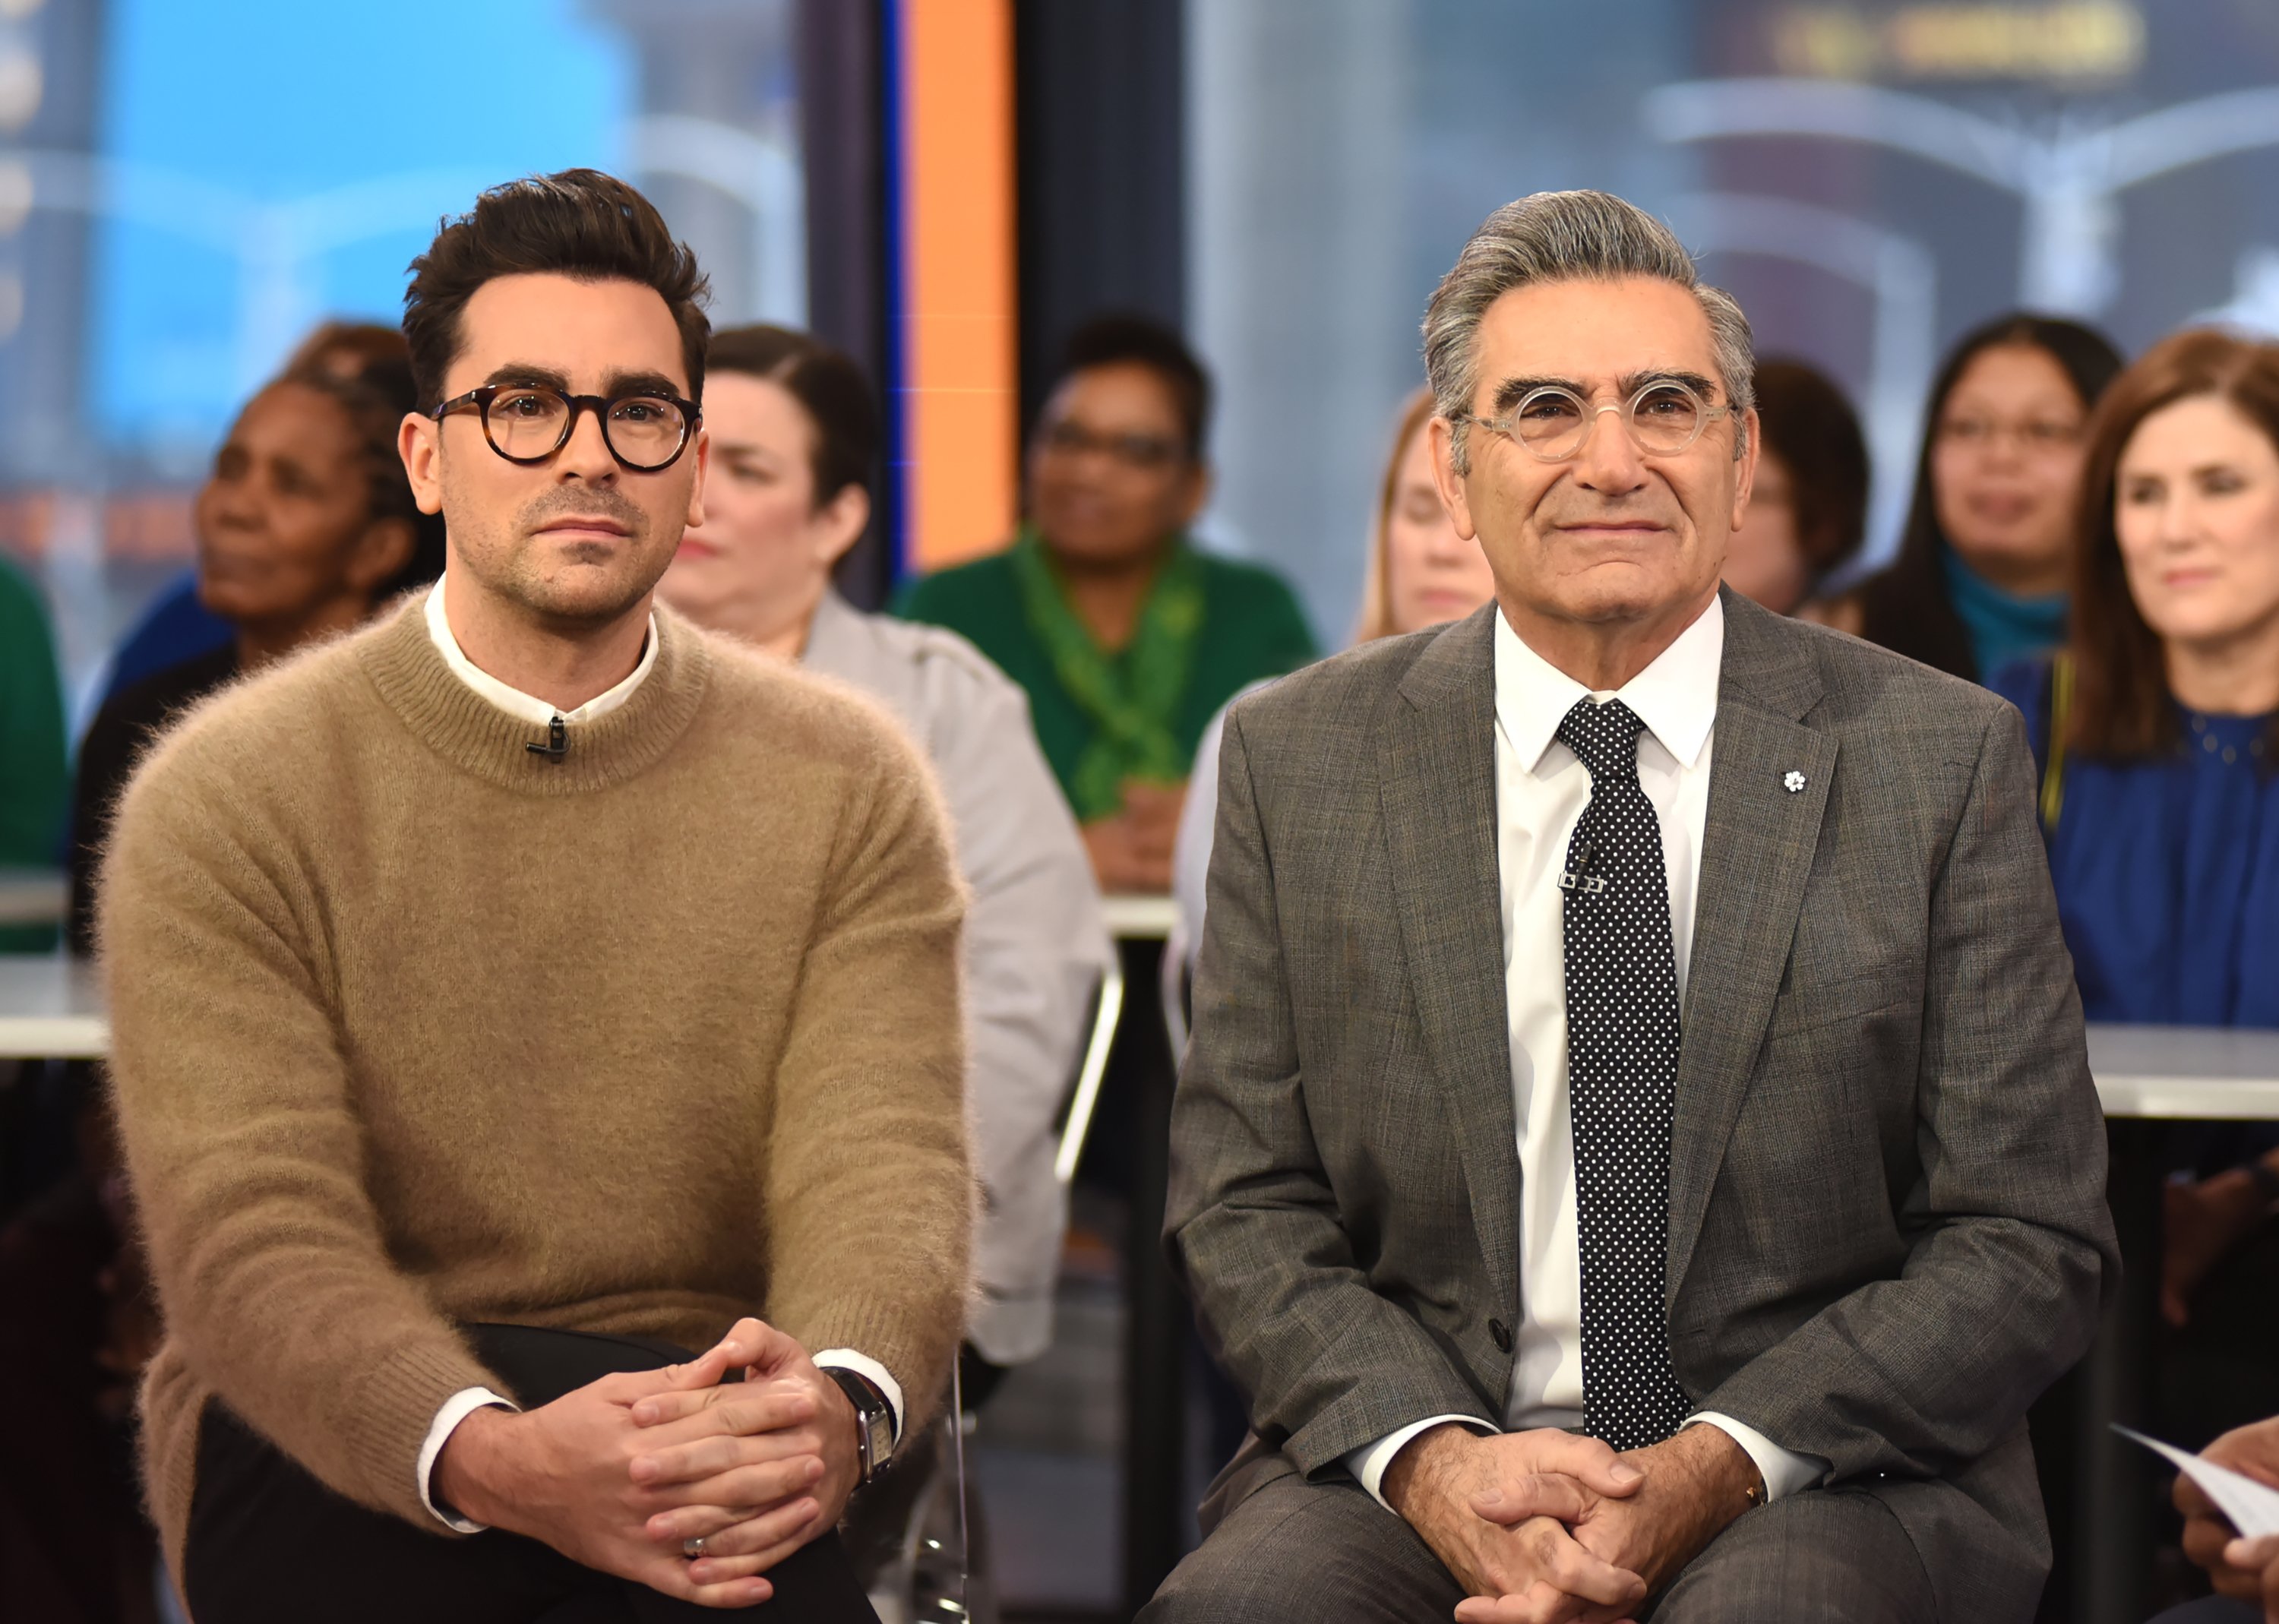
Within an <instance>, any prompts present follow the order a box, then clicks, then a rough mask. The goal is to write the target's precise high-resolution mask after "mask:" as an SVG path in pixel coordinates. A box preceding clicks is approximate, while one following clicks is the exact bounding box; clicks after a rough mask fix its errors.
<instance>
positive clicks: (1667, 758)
mask: <svg viewBox="0 0 2279 1624" xmlns="http://www.w3.org/2000/svg"><path fill="white" fill-rule="evenodd" d="M1724 652H1725V610H1724V606H1723V604H1721V603H1720V602H1718V601H1717V600H1715V598H1713V599H1711V600H1710V601H1709V607H1708V608H1707V609H1706V610H1704V611H1703V612H1702V614H1701V616H1700V618H1699V619H1697V620H1696V621H1694V623H1693V624H1692V625H1690V626H1688V627H1687V628H1686V629H1685V630H1684V632H1681V633H1680V634H1679V635H1678V638H1677V641H1676V642H1674V643H1672V644H1671V645H1670V646H1669V647H1668V648H1666V649H1664V650H1663V651H1662V652H1661V655H1659V656H1657V657H1656V658H1655V660H1654V663H1653V664H1651V665H1649V666H1647V667H1646V670H1642V671H1640V672H1639V673H1638V675H1637V676H1635V677H1633V678H1631V680H1630V681H1629V682H1628V683H1627V684H1625V685H1624V686H1623V687H1622V688H1621V689H1619V690H1618V691H1616V692H1614V693H1592V692H1591V691H1590V690H1588V689H1586V688H1585V687H1584V686H1583V685H1582V684H1581V683H1579V682H1577V681H1576V680H1575V679H1574V678H1572V677H1569V676H1568V675H1567V674H1566V673H1565V672H1563V671H1562V670H1559V669H1558V668H1557V667H1555V666H1554V665H1553V664H1552V663H1550V662H1549V661H1547V660H1546V659H1544V658H1543V656H1542V655H1539V654H1537V653H1536V652H1535V651H1534V650H1533V649H1532V648H1530V647H1528V646H1527V645H1526V644H1525V643H1523V642H1522V641H1521V640H1520V639H1519V637H1518V636H1517V634H1516V633H1515V632H1513V631H1512V629H1511V625H1510V623H1508V621H1506V620H1505V619H1504V617H1503V616H1502V614H1501V613H1500V612H1499V613H1498V614H1497V616H1496V617H1495V713H1496V724H1495V726H1496V738H1495V762H1496V858H1497V862H1496V869H1497V876H1498V883H1499V887H1500V892H1501V896H1502V916H1503V962H1504V995H1505V1004H1506V1006H1507V1008H1508V1014H1509V1018H1510V1022H1511V1086H1512V1097H1513V1102H1514V1104H1515V1107H1516V1118H1517V1122H1518V1125H1519V1168H1520V1202H1519V1218H1520V1247H1519V1255H1520V1301H1521V1304H1522V1311H1521V1315H1520V1321H1519V1325H1518V1328H1517V1330H1516V1334H1515V1341H1514V1344H1513V1351H1512V1380H1511V1391H1510V1398H1509V1401H1508V1404H1507V1405H1506V1406H1505V1413H1504V1422H1505V1425H1506V1426H1507V1427H1508V1428H1510V1429H1513V1430H1515V1431H1516V1430H1519V1429H1525V1428H1535V1427H1561V1428H1572V1427H1578V1426H1580V1425H1581V1424H1582V1421H1583V1264H1582V1250H1581V1245H1580V1243H1579V1241H1578V1239H1577V1228H1576V1217H1575V1141H1574V1132H1573V1126H1572V1122H1571V1121H1570V1119H1569V1115H1568V1109H1567V977H1566V969H1565V964H1566V958H1565V954H1566V948H1565V936H1564V932H1563V924H1564V920H1565V893H1564V892H1562V891H1561V890H1560V889H1559V885H1558V878H1559V875H1560V873H1561V872H1562V870H1563V869H1565V868H1566V866H1567V846H1568V842H1569V840H1570V839H1572V837H1573V835H1574V832H1575V825H1576V824H1577V823H1579V822H1580V821H1581V819H1582V816H1583V813H1584V810H1585V808H1587V807H1588V806H1589V805H1590V803H1591V774H1590V770H1589V769H1587V768H1585V766H1584V765H1583V763H1582V762H1581V760H1580V759H1579V758H1577V755H1575V753H1574V752H1573V751H1572V750H1569V748H1568V747H1566V746H1565V745H1563V744H1562V743H1560V742H1559V740H1558V739H1557V738H1556V736H1555V735H1556V734H1557V732H1558V729H1559V724H1560V723H1561V721H1562V720H1563V719H1564V718H1565V716H1566V715H1567V713H1568V712H1569V710H1571V709H1574V707H1575V704H1576V701H1578V700H1581V699H1584V698H1586V697H1587V698H1590V699H1592V700H1594V701H1598V702H1600V703H1602V704H1603V703H1604V702H1605V701H1608V700H1609V699H1620V700H1621V701H1623V703H1624V704H1625V705H1628V706H1629V707H1630V708H1631V710H1633V711H1635V712H1636V713H1637V714H1638V719H1639V720H1640V721H1642V722H1644V723H1645V724H1646V731H1645V732H1642V733H1640V734H1639V735H1638V784H1639V786H1640V787H1641V788H1642V789H1644V790H1645V792H1646V799H1647V800H1648V801H1651V802H1652V803H1653V805H1654V816H1655V817H1656V819H1657V820H1658V821H1659V822H1660V823H1661V854H1662V865H1663V867H1664V869H1666V870H1667V871H1668V875H1669V932H1670V945H1671V946H1672V948H1673V949H1674V950H1675V952H1676V954H1677V996H1678V999H1679V1000H1680V1002H1681V1004H1682V1003H1683V1001H1684V997H1685V981H1686V970H1687V961H1688V960H1689V958H1690V957H1691V956H1692V946H1693V901H1694V894H1695V892H1696V890H1697V889H1698V887H1699V885H1700V878H1701V842H1702V838H1703V831H1704V829H1705V827H1706V826H1707V822H1708V815H1709V758H1710V754H1711V744H1712V741H1713V739H1714V738H1715V733H1716V721H1717V679H1718V675H1719V670H1720V667H1721V665H1722V663H1723V657H1724ZM1443 1421H1459V1422H1462V1424H1464V1425H1466V1426H1469V1427H1473V1428H1477V1427H1479V1425H1480V1423H1479V1421H1478V1420H1477V1418H1475V1417H1470V1416H1462V1415H1434V1416H1429V1417H1427V1418H1425V1419H1424V1420H1422V1421H1416V1422H1414V1423H1412V1424H1410V1425H1408V1426H1407V1427H1403V1428H1401V1429H1399V1430H1398V1431H1395V1432H1393V1433H1389V1434H1387V1435H1386V1436H1385V1437H1382V1438H1379V1439H1378V1440H1377V1442H1375V1443H1374V1444H1366V1445H1363V1446H1362V1448H1360V1449H1356V1450H1353V1451H1351V1452H1348V1453H1347V1457H1346V1465H1347V1469H1348V1470H1349V1471H1351V1472H1352V1474H1353V1475H1354V1477H1355V1478H1356V1479H1357V1480H1359V1482H1361V1483H1362V1486H1363V1487H1364V1488H1366V1489H1367V1490H1369V1491H1370V1494H1372V1495H1375V1496H1377V1499H1378V1501H1379V1503H1380V1504H1381V1503H1383V1500H1384V1496H1383V1494H1382V1493H1381V1492H1380V1490H1381V1488H1382V1485H1383V1482H1384V1478H1385V1467H1388V1466H1390V1465H1391V1464H1392V1462H1393V1457H1394V1456H1395V1455H1397V1454H1399V1453H1400V1450H1401V1448H1402V1446H1403V1445H1405V1444H1408V1441H1409V1440H1410V1439H1412V1438H1414V1437H1415V1436H1416V1435H1417V1434H1418V1433H1420V1432H1423V1430H1424V1429H1427V1428H1429V1427H1435V1426H1438V1425H1439V1424H1440V1423H1441V1422H1443ZM1696 1421H1703V1422H1707V1423H1708V1424H1709V1425H1711V1426H1714V1427H1717V1428H1720V1429H1723V1431H1725V1432H1726V1433H1728V1434H1730V1436H1732V1438H1733V1440H1734V1441H1735V1442H1736V1443H1738V1444H1740V1446H1741V1447H1742V1449H1744V1450H1745V1451H1746V1452H1747V1453H1748V1456H1749V1458H1750V1459H1751V1460H1753V1462H1755V1464H1756V1467H1757V1470H1758V1471H1759V1473H1761V1475H1763V1477H1764V1481H1765V1496H1766V1498H1768V1499H1775V1498H1779V1497H1780V1496H1782V1495H1784V1494H1788V1493H1792V1492H1793V1491H1794V1490H1798V1489H1802V1488H1807V1487H1809V1486H1810V1485H1812V1484H1813V1483H1815V1482H1818V1481H1819V1480H1820V1479H1821V1478H1822V1477H1823V1476H1825V1475H1827V1472H1828V1462H1826V1461H1825V1460H1822V1459H1819V1458H1818V1457H1817V1456H1812V1455H1799V1454H1797V1453H1795V1452H1792V1451H1789V1450H1785V1449H1783V1448H1782V1447H1781V1446H1780V1445H1779V1444H1775V1443H1774V1442H1773V1441H1772V1440H1771V1439H1770V1438H1768V1437H1766V1436H1764V1435H1763V1434H1762V1433H1761V1432H1759V1431H1757V1430H1756V1429H1754V1428H1753V1427H1750V1426H1747V1425H1746V1424H1745V1423H1743V1422H1741V1421H1735V1420H1734V1419H1733V1418H1732V1417H1730V1416H1728V1415H1720V1414H1717V1413H1714V1412H1710V1411H1704V1412H1702V1413H1699V1414H1696V1415H1692V1416H1689V1417H1687V1424H1688V1425H1692V1423H1693V1422H1696Z"/></svg>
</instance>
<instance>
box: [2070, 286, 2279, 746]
mask: <svg viewBox="0 0 2279 1624" xmlns="http://www.w3.org/2000/svg"><path fill="white" fill-rule="evenodd" d="M2203 396H2208V397H2213V398H2214V399H2216V400H2220V401H2221V402H2224V404H2226V405H2228V406H2229V407H2230V408H2232V410H2235V411H2237V412H2238V413H2239V414H2240V416H2242V417H2245V418H2246V419H2247V420H2248V421H2249V422H2250V423H2252V424H2253V425H2255V426H2256V427H2257V428H2259V429H2260V430H2262V431H2263V436H2264V438H2265V439H2267V440H2269V441H2270V442H2271V444H2272V446H2273V448H2274V449H2275V450H2279V345H2275V344H2268V343H2261V342H2258V341H2255V340H2253V339H2247V338H2242V337H2240V336H2239V335H2237V333H2220V332H2215V331H2213V330H2210V329H2206V328H2202V329H2198V330H2194V331H2188V332H2183V333H2175V334H2173V335H2172V336H2170V337H2168V338H2165V339H2163V340H2161V341H2160V342H2159V343H2157V344H2155V345H2153V346H2152V349H2148V350H2146V351H2145V353H2144V355H2142V356H2139V357H2138V358H2137V362H2136V364H2134V365H2132V366H2130V367H2129V370H2128V371H2127V372H2123V373H2122V374H2121V376H2120V377H2119V378H2117V379H2114V383H2113V387H2111V388H2110V389H2108V390H2106V395H2105V399H2104V402H2102V403H2101V404H2100V405H2099V408H2098V410H2097V417H2096V419H2095V421H2094V422H2092V423H2091V425H2090V434H2089V460H2088V462H2087V463H2086V465H2085V466H2084V467H2083V471H2082V509H2081V545H2080V546H2079V547H2078V548H2076V552H2075V558H2074V588H2073V622H2072V632H2071V636H2070V638H2069V640H2068V647H2069V650H2070V652H2071V654H2072V656H2073V668H2074V696H2073V707H2072V720H2071V722H2070V724H2068V728H2067V739H2066V742H2067V744H2068V747H2071V748H2073V749H2075V750H2077V751H2079V752H2080V753H2081V754H2083V755H2100V756H2107V757H2124V758H2125V757H2129V756H2147V755H2163V754H2165V753H2167V752H2168V751H2170V750H2173V749H2175V747H2176V746H2177V745H2178V743H2179V742H2181V741H2182V739H2183V729H2182V728H2181V726H2180V725H2179V724H2178V721H2177V716H2176V703H2175V696H2174V695H2172V694H2171V693H2169V692H2168V662H2167V660H2166V658H2165V657H2164V655H2163V653H2162V650H2161V647H2160V633H2158V632H2155V631H2153V630H2152V627H2151V626H2150V625H2148V624H2145V616H2144V613H2143V611H2142V610H2140V609H2138V608H2137V600H2136V598H2135V597H2134V596H2133V595H2131V594H2130V593H2129V577H2128V573H2127V571H2126V570H2125V569H2124V568H2123V566H2122V562H2121V537H2120V532H2119V529H2118V527H2117V526H2116V525H2115V524H2114V501H2115V498H2116V496H2117V494H2118V493H2117V490H2116V486H2117V485H2118V484H2119V478H2120V469H2121V456H2122V452H2124V451H2126V450H2127V449H2128V447H2129V440H2130V439H2131V438H2132V437H2133V436H2134V435H2135V434H2136V433H2137V429H2138V428H2139V427H2140V426H2141V425H2143V424H2144V421H2145V418H2147V417H2151V416H2152V414H2153V413H2154V412H2157V411H2160V410H2163V409H2164V408H2166V407H2169V406H2173V405H2175V404H2176V403H2177V402H2180V401H2189V400H2196V399H2198V398H2201V397H2203ZM2269 739H2270V743H2269V745H2268V746H2267V751H2268V753H2269V754H2270V755H2272V756H2273V757H2274V758H2275V759H2279V721H2274V722H2273V723H2272V724H2271V729H2270V733H2269Z"/></svg>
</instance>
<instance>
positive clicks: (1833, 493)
mask: <svg viewBox="0 0 2279 1624" xmlns="http://www.w3.org/2000/svg"><path fill="white" fill-rule="evenodd" d="M1757 421H1758V424H1759V426H1760V428H1761V432H1762V434H1763V440H1762V442H1761V449H1763V450H1764V451H1766V452H1768V453H1769V454H1770V455H1772V456H1776V457H1778V458H1780V460H1781V463H1782V465H1783V466H1784V467H1785V468H1786V469H1787V470H1788V472H1789V477H1790V479H1792V482H1793V484H1794V486H1795V496H1794V498H1793V501H1794V505H1795V509H1796V539H1797V544H1798V545H1799V547H1801V548H1803V549H1804V560H1805V563H1807V565H1809V566H1810V568H1811V570H1812V573H1813V576H1814V578H1815V579H1817V578H1820V577H1822V576H1824V575H1826V574H1828V573H1829V572H1830V571H1832V570H1834V569H1836V568H1837V567H1838V565H1840V564H1842V563H1844V562H1845V560H1846V559H1848V558H1850V557H1851V556H1852V555H1853V554H1854V553H1856V552H1858V551H1859V550H1860V541H1861V538H1862V537H1863V536H1865V535H1866V534H1867V533H1868V440H1867V437H1866V436H1865V435H1863V434H1861V432H1860V419H1859V417H1857V416H1856V415H1855V414H1854V413H1853V410H1852V402H1849V401H1847V400H1845V398H1844V391H1843V390H1841V389H1839V388H1838V387H1836V386H1835V384H1834V383H1832V382H1831V381H1830V379H1828V377H1827V375H1826V374H1824V373H1822V372H1820V371H1818V370H1817V369H1816V368H1814V367H1811V366H1807V365H1806V364H1804V363H1803V362H1801V361H1791V360H1786V359H1782V360H1774V361H1760V362H1759V363H1757Z"/></svg>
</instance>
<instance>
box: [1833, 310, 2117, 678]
mask: <svg viewBox="0 0 2279 1624" xmlns="http://www.w3.org/2000/svg"><path fill="white" fill-rule="evenodd" d="M2120 370H2121V356H2120V354H2119V352H2117V351H2116V350H2114V348H2113V346H2112V345H2111V344H2109V343H2108V342H2106V340H2105V339H2104V338H2103V337H2102V336H2100V335H2099V334H2098V333H2095V332H2092V331H2091V329H2089V328H2087V327H2084V326H2082V325H2081V324H2079V323H2078V322H2072V321H2064V320H2060V319H2058V318H2053V317H2047V316H2029V315H2011V316H2004V317H2001V318H1998V319H1996V320H1994V321H1991V322H1988V323H1987V324H1986V325H1985V326H1982V327H1978V328H1976V329H1975V330H1974V331H1972V332H1970V333H1966V334H1964V335H1963V338H1962V340H1961V342H1960V343H1958V344H1957V345H1956V346H1955V347H1954V349H1953V351H1952V352H1951V353H1950V354H1949V355H1948V356H1947V359H1946V363H1945V365H1944V366H1942V367H1941V368H1940V369H1939V374H1938V379H1937V380H1936V381H1935V382H1934V383H1933V384H1932V386H1931V395H1930V410H1929V411H1928V412H1927V413H1926V414H1925V417H1924V425H1923V443H1922V457H1921V459H1920V460H1919V461H1918V463H1916V467H1915V501H1914V503H1913V505H1912V507H1911V508H1910V509H1909V510H1908V514H1907V530H1906V532H1904V534H1903V536H1902V538H1901V540H1900V543H1899V557H1898V558H1897V559H1895V560H1894V561H1893V562H1892V563H1891V567H1890V568H1889V569H1886V570H1884V571H1883V572H1882V573H1881V574H1879V575H1876V576H1875V577H1873V578H1870V579H1869V580H1868V581H1867V582H1866V583H1864V584H1863V585H1862V586H1861V587H1860V588H1859V589H1858V590H1857V591H1856V592H1854V593H1853V594H1850V595H1849V596H1847V597H1845V598H1843V599H1840V600H1838V601H1837V602H1836V603H1835V604H1833V605H1831V606H1830V609H1829V611H1828V613H1827V615H1826V616H1825V618H1826V619H1827V621H1828V623H1829V624H1831V625H1834V626H1837V627H1838V628H1839V629H1841V630H1843V631H1845V632H1856V633H1858V634H1859V635H1860V636H1861V637H1864V638H1866V639H1867V640H1868V641H1869V642H1871V643H1880V644H1882V645H1883V646H1884V647H1886V648H1889V649H1891V650H1893V651H1894V652H1896V653H1899V654H1903V655H1907V657H1908V658H1910V659H1914V660H1920V661H1922V663H1924V664H1925V665H1930V666H1935V667H1937V668H1938V670H1943V671H1947V672H1950V673H1952V674H1953V675H1954V676H1957V677H1962V678H1968V679H1969V680H1970V681H1973V682H1981V681H1984V679H1985V678H1986V677H1987V676H1988V675H1989V674H1990V673H1991V672H1992V671H1993V670H1996V669H1998V668H1999V667H2000V666H2002V665H2005V664H2007V663H2009V662H2010V661H2012V660H2014V659H2020V658H2022V657H2024V656H2026V655H2034V654H2038V653H2041V652H2043V651H2045V650H2046V649H2049V648H2053V647H2056V646H2057V645H2058V644H2059V643H2060V642H2062V641H2063V640H2064V639H2065V630H2066V588H2067V583H2068V571H2069V569H2070V560H2071V555H2072V548H2073V536H2074V528H2075V510H2076V502H2078V500H2079V493H2080V486H2081V466H2082V435H2083V430H2084V428H2085V427H2086V425H2087V424H2088V420H2089V414H2090V412H2091V410H2092V409H2093V408H2094V407H2095V406H2096V404H2097V400H2098V396H2099V395H2101V394H2103V393H2104V391H2105V387H2106V385H2107V384H2108V383H2110V382H2111V381H2112V380H2113V377H2114V374H2115V373H2116V372H2119V371H2120Z"/></svg>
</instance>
